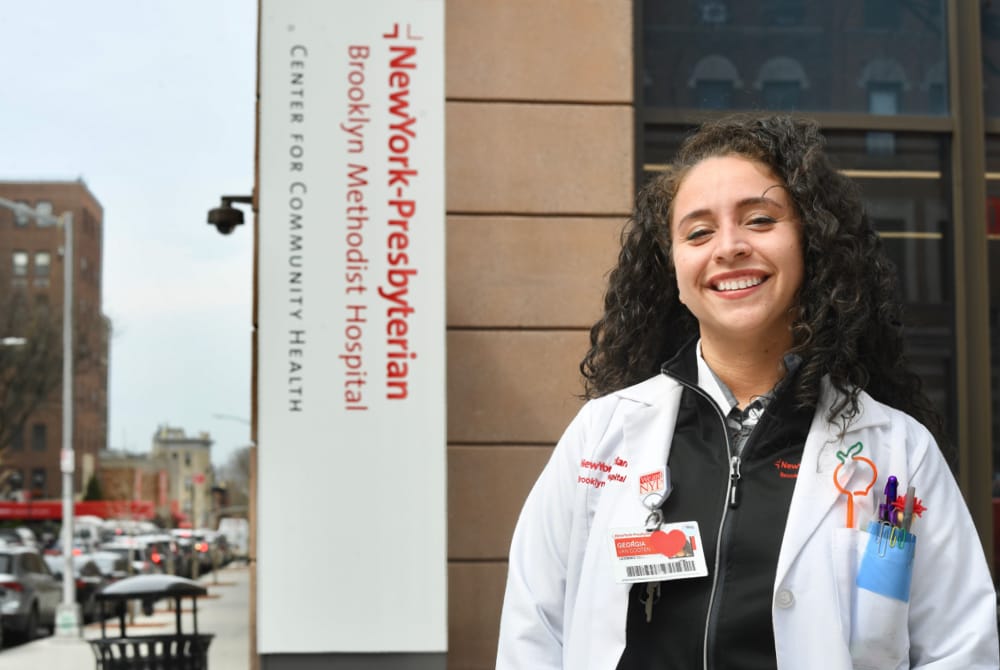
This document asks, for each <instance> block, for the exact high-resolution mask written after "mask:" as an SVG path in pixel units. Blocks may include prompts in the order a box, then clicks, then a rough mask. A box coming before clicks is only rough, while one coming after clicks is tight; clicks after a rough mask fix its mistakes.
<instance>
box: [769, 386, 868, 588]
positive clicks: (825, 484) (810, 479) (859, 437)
mask: <svg viewBox="0 0 1000 670" xmlns="http://www.w3.org/2000/svg"><path fill="white" fill-rule="evenodd" d="M835 397H836V391H834V389H833V388H832V387H831V386H830V385H829V383H828V382H827V380H825V379H824V381H823V390H822V392H821V396H820V398H821V399H820V402H819V405H818V407H817V409H816V414H815V415H814V416H813V421H812V425H811V426H810V428H809V435H808V437H807V438H806V443H805V447H804V448H803V451H802V464H801V466H799V476H798V479H797V481H796V483H795V490H794V491H793V493H792V502H791V506H790V507H789V510H788V520H787V522H786V524H785V536H784V540H783V541H782V544H781V551H780V552H779V554H778V569H777V574H776V575H775V584H776V585H778V584H781V582H782V580H783V579H784V578H785V576H786V575H787V574H788V570H789V568H790V567H791V565H792V563H794V561H795V559H796V558H797V557H798V555H799V553H800V552H801V551H802V548H803V547H804V546H805V544H806V542H808V541H809V538H810V537H812V535H813V534H814V533H815V532H817V531H818V530H819V528H820V527H821V526H824V525H825V524H823V520H824V519H825V518H826V517H827V516H828V515H830V514H836V515H839V516H837V517H836V518H835V519H834V520H833V522H832V526H833V527H837V526H840V527H843V526H844V525H845V522H846V518H847V509H846V507H845V505H846V504H847V496H846V495H844V494H843V493H841V492H840V491H839V490H837V487H836V486H835V485H834V482H833V473H834V471H835V470H836V468H837V466H838V465H840V459H839V458H838V457H837V452H838V451H845V450H846V449H847V447H848V446H850V445H852V444H854V443H855V442H858V441H863V436H864V435H865V431H866V430H867V429H868V428H871V427H872V426H875V425H879V424H881V423H884V422H887V421H888V416H887V415H886V414H885V412H884V411H883V410H882V409H881V408H880V407H878V406H877V405H876V404H875V403H873V401H872V400H871V399H870V398H869V397H868V396H867V395H865V394H862V397H861V399H860V402H861V405H860V407H861V413H860V415H859V416H857V417H856V418H855V419H854V421H853V422H852V423H851V425H850V428H849V430H848V431H847V432H846V433H845V434H844V437H843V438H840V437H838V433H839V428H838V426H836V425H835V424H831V423H830V422H828V421H827V419H826V416H827V412H828V411H829V408H830V407H831V405H832V403H833V402H834V400H835ZM873 446H874V445H868V446H866V447H865V451H864V452H863V454H862V455H864V456H871V455H872V447H873ZM868 475H869V473H868V472H867V469H866V468H865V467H863V466H862V467H860V468H859V467H858V461H854V460H851V459H848V460H847V461H846V462H845V463H844V467H842V468H841V469H840V472H838V473H837V480H838V481H839V482H840V483H841V484H842V485H843V487H844V488H845V489H847V490H857V489H859V488H863V487H864V485H865V483H866V481H862V480H866V479H867V477H868ZM873 490H874V489H873ZM869 497H870V496H869ZM854 502H855V514H854V524H855V527H858V525H859V523H860V519H861V517H862V505H863V499H862V498H861V497H860V496H858V497H855V499H854ZM835 508H836V509H835Z"/></svg>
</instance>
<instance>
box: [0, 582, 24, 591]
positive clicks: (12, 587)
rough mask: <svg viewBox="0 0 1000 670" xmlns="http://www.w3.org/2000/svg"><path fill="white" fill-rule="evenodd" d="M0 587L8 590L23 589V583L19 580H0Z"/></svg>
mask: <svg viewBox="0 0 1000 670" xmlns="http://www.w3.org/2000/svg"><path fill="white" fill-rule="evenodd" d="M0 589H8V590H10V591H23V590H24V585H23V584H21V582H0Z"/></svg>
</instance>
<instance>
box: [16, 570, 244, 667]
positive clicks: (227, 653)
mask: <svg viewBox="0 0 1000 670" xmlns="http://www.w3.org/2000/svg"><path fill="white" fill-rule="evenodd" d="M198 581H199V582H201V584H203V585H204V586H205V587H206V588H207V589H208V596H206V597H204V598H199V599H198V632H199V633H212V634H214V636H215V637H214V638H213V640H212V643H211V646H210V647H209V650H208V666H209V667H210V668H212V670H246V668H248V667H249V665H250V664H249V657H250V653H249V628H250V571H249V570H248V568H247V567H246V565H245V564H243V563H231V564H230V565H229V566H227V567H225V568H222V569H220V570H219V571H218V573H217V574H214V573H209V574H207V575H205V576H204V577H202V578H201V579H199V580H198ZM190 603H191V601H190V599H185V600H184V601H183V603H182V604H183V611H182V615H183V616H182V619H181V625H182V629H183V631H184V632H185V633H189V632H192V631H193V621H192V615H191V612H190ZM167 607H168V602H167V601H165V600H161V601H159V602H158V603H157V604H156V607H155V609H154V612H153V614H152V615H151V616H144V615H143V614H141V613H137V615H136V617H135V620H134V624H133V625H130V626H128V628H127V634H128V635H129V636H139V635H165V634H170V633H172V632H174V628H175V625H174V613H173V612H172V611H170V610H168V609H167ZM105 625H106V626H107V630H108V633H109V635H117V630H118V621H117V619H108V620H107V621H106V622H105ZM100 636H101V625H100V623H91V624H88V625H87V626H86V627H85V628H84V634H83V639H60V638H56V637H53V636H48V637H44V638H41V639H39V640H34V641H32V642H28V643H25V644H20V645H17V646H12V647H10V648H4V649H3V650H2V651H0V670H7V669H8V668H9V669H10V670H16V669H18V668H45V670H80V669H81V668H94V667H95V666H96V659H95V657H94V653H93V652H92V651H91V648H90V645H89V644H88V643H87V640H90V639H96V638H100Z"/></svg>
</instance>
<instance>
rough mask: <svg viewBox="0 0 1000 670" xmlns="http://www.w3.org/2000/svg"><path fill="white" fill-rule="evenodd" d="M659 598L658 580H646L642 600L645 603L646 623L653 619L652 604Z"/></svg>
mask: <svg viewBox="0 0 1000 670" xmlns="http://www.w3.org/2000/svg"><path fill="white" fill-rule="evenodd" d="M659 599H660V582H646V597H645V598H644V599H643V598H642V597H640V600H643V602H644V604H645V605H646V623H650V622H651V621H652V620H653V605H654V604H656V602H657V601H659Z"/></svg>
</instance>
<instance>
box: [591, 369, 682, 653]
mask: <svg viewBox="0 0 1000 670" xmlns="http://www.w3.org/2000/svg"><path fill="white" fill-rule="evenodd" d="M657 380H658V381H657V382H655V383H651V384H650V386H649V387H647V388H642V387H639V390H640V391H641V393H634V392H633V393H629V392H625V394H626V395H627V396H628V397H629V398H630V399H632V400H637V401H639V402H640V403H642V404H640V405H639V406H638V407H637V408H636V409H635V410H634V411H633V412H631V413H629V415H628V416H626V417H625V419H624V425H623V445H622V451H621V454H620V457H621V458H622V459H624V460H626V461H628V468H627V472H628V476H627V477H626V480H625V482H624V483H623V484H622V485H621V486H614V487H611V486H608V487H607V488H606V490H605V491H603V492H602V493H601V497H602V500H601V504H600V506H599V507H598V508H597V510H596V511H595V515H594V521H593V526H592V528H593V529H594V532H593V533H592V534H591V538H590V540H589V541H590V542H591V543H594V542H597V543H599V545H600V546H596V547H591V550H590V551H588V552H587V554H588V556H590V557H593V558H594V560H596V561H597V562H598V563H599V565H596V566H594V570H593V571H592V572H591V571H588V570H585V572H591V574H596V575H600V579H601V580H602V581H603V583H602V584H601V585H600V587H599V588H594V589H593V590H592V595H593V599H592V601H591V603H590V605H589V609H590V611H591V612H600V613H602V616H595V617H592V626H593V627H592V628H591V636H590V639H591V643H590V645H589V656H590V658H589V661H590V666H588V667H596V668H604V667H614V666H615V665H616V664H617V663H618V659H619V658H620V656H621V652H622V650H623V649H624V648H625V623H626V620H627V611H626V610H627V608H628V592H629V585H628V584H618V583H617V582H615V581H614V577H613V570H612V565H611V561H612V560H613V559H612V556H611V535H610V532H611V531H612V530H613V529H616V528H639V527H642V525H643V523H644V522H645V520H646V517H647V516H648V515H649V510H648V509H646V507H644V506H643V504H642V498H641V496H640V495H639V476H640V475H642V474H645V473H648V472H653V471H656V470H658V469H662V468H663V466H664V465H665V464H666V462H667V457H668V456H669V452H670V440H671V437H672V436H673V432H674V425H675V423H676V419H677V408H678V406H679V405H680V397H681V387H680V386H679V385H678V384H676V383H675V382H673V381H671V380H668V379H667V378H665V377H659V378H657ZM643 386H645V385H643ZM605 613H607V614H608V615H610V618H608V617H607V616H605ZM609 620H610V621H615V622H617V623H616V624H615V626H613V627H612V628H609V627H608V626H607V621H609Z"/></svg>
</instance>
